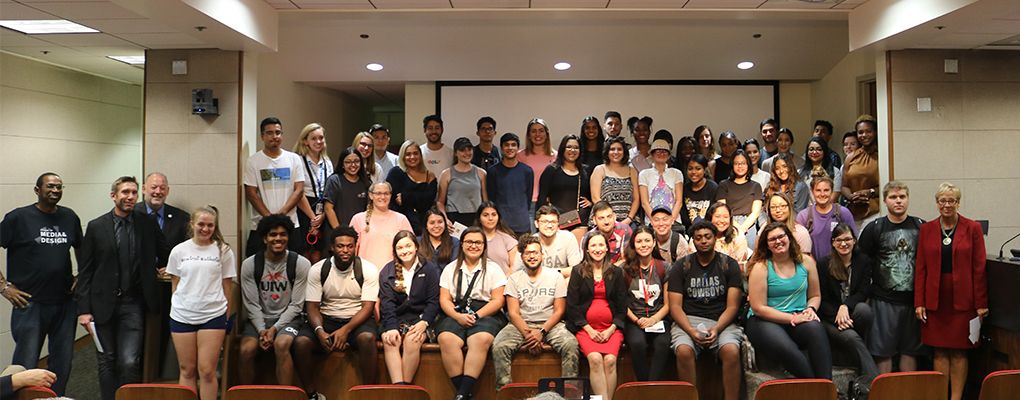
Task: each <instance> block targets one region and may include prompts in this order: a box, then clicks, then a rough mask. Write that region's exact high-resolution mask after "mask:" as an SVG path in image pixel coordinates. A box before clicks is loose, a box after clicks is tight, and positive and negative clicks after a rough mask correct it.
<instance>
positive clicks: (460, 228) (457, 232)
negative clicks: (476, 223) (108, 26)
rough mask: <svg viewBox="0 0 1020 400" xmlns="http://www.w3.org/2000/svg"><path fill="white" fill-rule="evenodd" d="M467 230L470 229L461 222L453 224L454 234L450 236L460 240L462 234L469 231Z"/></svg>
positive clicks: (451, 233)
mask: <svg viewBox="0 0 1020 400" xmlns="http://www.w3.org/2000/svg"><path fill="white" fill-rule="evenodd" d="M467 228H468V227H466V226H464V224H462V223H460V222H454V223H453V232H450V235H452V236H453V237H455V238H458V239H459V238H460V234H462V233H464V230H465V229H467Z"/></svg>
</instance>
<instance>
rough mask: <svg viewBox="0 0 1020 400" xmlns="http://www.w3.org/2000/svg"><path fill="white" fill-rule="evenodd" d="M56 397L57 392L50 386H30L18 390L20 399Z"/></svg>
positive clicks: (30, 399)
mask: <svg viewBox="0 0 1020 400" xmlns="http://www.w3.org/2000/svg"><path fill="white" fill-rule="evenodd" d="M54 397H57V394H56V393H54V392H53V391H52V390H50V388H44V387H39V386H30V387H27V388H22V389H21V390H19V391H18V400H32V399H50V398H54Z"/></svg>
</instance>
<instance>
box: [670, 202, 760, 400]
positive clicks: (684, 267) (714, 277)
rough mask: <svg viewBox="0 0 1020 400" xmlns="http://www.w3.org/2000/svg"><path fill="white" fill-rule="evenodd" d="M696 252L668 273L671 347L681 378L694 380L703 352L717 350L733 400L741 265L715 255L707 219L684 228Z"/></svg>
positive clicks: (725, 387) (737, 365) (736, 391)
mask: <svg viewBox="0 0 1020 400" xmlns="http://www.w3.org/2000/svg"><path fill="white" fill-rule="evenodd" d="M688 233H689V235H690V236H691V239H692V240H693V241H694V248H695V250H696V251H695V253H693V254H690V255H688V256H686V257H683V258H681V259H678V260H677V261H676V263H674V264H673V268H672V270H670V275H669V289H668V290H669V313H670V315H671V316H672V317H673V322H674V323H673V328H672V332H671V333H672V345H673V352H674V353H676V369H677V374H678V375H679V376H680V380H682V381H686V382H697V381H698V379H697V373H696V369H695V363H694V360H695V359H696V358H697V357H698V354H699V353H700V352H701V350H702V349H712V350H714V351H715V352H716V354H717V355H718V357H719V359H720V360H721V361H722V366H723V393H724V395H725V398H726V399H727V400H736V399H737V396H738V395H739V392H740V371H741V367H740V341H741V338H742V336H743V335H741V333H740V328H737V327H736V325H733V324H731V322H733V321H734V320H735V318H736V316H737V311H738V309H739V308H740V297H741V294H742V293H743V290H742V289H741V287H742V285H743V283H742V279H741V276H740V266H739V265H738V264H737V261H736V260H734V259H733V258H731V257H730V256H728V255H725V254H722V253H718V252H716V251H715V241H716V236H718V235H719V231H718V230H717V229H716V227H715V225H712V223H711V222H708V221H699V222H696V223H695V224H694V225H692V226H691V229H690V230H688Z"/></svg>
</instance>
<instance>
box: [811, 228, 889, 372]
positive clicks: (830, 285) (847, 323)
mask: <svg viewBox="0 0 1020 400" xmlns="http://www.w3.org/2000/svg"><path fill="white" fill-rule="evenodd" d="M856 236H857V235H856V231H855V230H854V227H853V226H850V225H848V224H846V223H842V222H841V223H838V224H836V227H835V228H833V229H832V239H831V241H830V243H831V245H830V246H828V247H829V249H830V252H829V254H828V255H826V256H825V257H822V258H821V259H819V260H818V284H819V285H820V286H821V288H822V303H821V305H820V306H818V318H820V319H821V320H822V324H823V325H825V332H826V333H827V334H828V335H829V341H831V342H833V343H835V344H836V346H837V347H838V348H839V349H840V350H842V351H843V353H845V354H846V355H847V357H848V358H849V359H850V361H851V362H852V363H853V364H854V366H856V367H857V368H860V370H861V375H862V376H864V377H868V379H869V381H870V379H873V378H875V377H877V376H878V366H877V365H875V359H874V358H872V357H871V353H870V352H869V351H868V347H867V346H866V345H865V344H864V343H865V339H866V338H867V337H868V334H869V333H871V326H872V324H873V323H874V322H875V314H874V313H873V312H872V311H871V306H869V305H868V303H867V301H868V297H869V296H870V293H871V268H872V264H871V260H870V259H869V258H868V256H866V255H864V254H861V253H860V252H858V251H857V246H856V244H857V237H856ZM817 245H818V246H821V245H822V243H817Z"/></svg>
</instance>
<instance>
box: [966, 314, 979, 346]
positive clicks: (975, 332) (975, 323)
mask: <svg viewBox="0 0 1020 400" xmlns="http://www.w3.org/2000/svg"><path fill="white" fill-rule="evenodd" d="M968 338H969V339H970V342H971V343H977V342H978V339H980V338H981V318H980V317H974V319H972V320H970V336H969V337H968Z"/></svg>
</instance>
